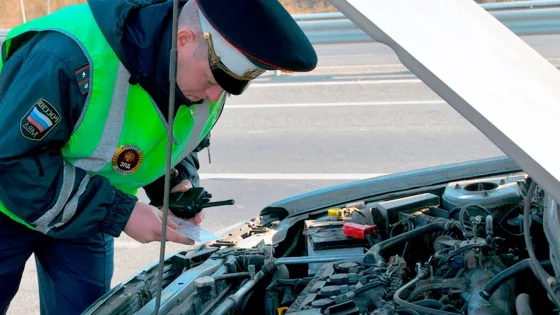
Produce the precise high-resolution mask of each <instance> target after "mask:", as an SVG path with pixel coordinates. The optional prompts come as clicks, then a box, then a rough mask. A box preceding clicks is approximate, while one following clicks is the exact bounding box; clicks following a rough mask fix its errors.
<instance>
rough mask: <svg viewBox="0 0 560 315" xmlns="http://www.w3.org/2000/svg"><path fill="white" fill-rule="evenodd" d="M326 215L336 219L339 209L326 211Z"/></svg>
mask: <svg viewBox="0 0 560 315" xmlns="http://www.w3.org/2000/svg"><path fill="white" fill-rule="evenodd" d="M327 213H328V214H329V215H330V216H332V217H338V216H339V215H340V209H339V208H332V209H329V210H328V211H327Z"/></svg>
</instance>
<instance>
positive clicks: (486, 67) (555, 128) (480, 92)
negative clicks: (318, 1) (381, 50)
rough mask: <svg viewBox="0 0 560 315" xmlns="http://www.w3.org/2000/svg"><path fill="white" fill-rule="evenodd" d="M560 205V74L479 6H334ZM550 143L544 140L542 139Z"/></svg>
mask: <svg viewBox="0 0 560 315" xmlns="http://www.w3.org/2000/svg"><path fill="white" fill-rule="evenodd" d="M331 3H332V4H333V5H334V6H335V7H336V8H337V9H338V10H339V11H340V12H341V13H343V14H344V15H346V17H348V18H349V19H350V20H351V21H352V22H354V24H355V25H356V26H358V27H359V28H361V29H362V30H363V31H364V32H365V33H366V34H367V35H369V36H370V37H371V38H372V39H373V40H375V41H378V42H380V43H384V44H386V45H388V46H389V47H390V48H392V49H393V50H394V51H395V53H396V54H397V55H398V57H399V58H400V60H401V62H402V64H403V65H404V66H406V67H407V68H408V69H409V70H410V71H411V72H412V73H414V74H415V75H416V76H417V77H418V78H419V79H421V80H422V81H423V82H424V83H425V84H426V85H427V86H429V87H430V88H431V89H432V90H433V91H434V92H436V93H437V94H438V95H439V96H440V97H441V98H442V99H443V100H445V101H446V102H447V103H448V104H449V105H451V106H452V107H453V108H454V109H455V110H457V112H459V113H460V114H461V115H462V116H464V117H465V118H466V119H467V120H468V121H470V122H471V123H472V124H473V125H474V126H475V127H476V128H478V129H479V130H480V131H481V132H482V133H483V134H484V135H486V136H487V137H488V138H489V139H490V140H491V141H492V142H493V143H494V144H495V145H496V146H497V147H498V148H500V149H501V150H502V151H503V152H504V153H506V154H507V155H508V156H509V157H511V158H512V160H513V161H515V162H516V163H517V164H518V165H519V166H520V167H521V168H522V169H523V170H524V171H525V172H527V173H528V174H529V175H530V176H531V177H532V178H533V179H534V180H535V181H536V182H537V183H538V184H539V185H540V186H541V187H542V188H543V189H544V190H545V191H547V192H548V193H549V194H550V195H552V197H553V198H554V199H556V200H560V181H559V180H560V163H558V161H557V157H556V154H555V153H556V150H555V149H551V148H550V147H548V145H547V144H546V143H545V141H539V138H540V139H543V137H554V136H555V135H558V134H560V124H558V121H559V118H560V109H559V107H558V105H557V104H558V102H559V100H560V88H559V87H560V72H559V71H558V70H557V69H556V68H555V67H554V66H553V65H552V64H550V63H549V62H548V61H547V60H546V59H545V58H544V57H542V56H541V55H540V54H538V53H537V52H536V51H535V50H533V49H532V48H531V47H530V46H529V45H527V44H526V43H525V42H524V41H523V40H521V39H520V38H519V37H518V36H517V35H515V34H514V33H513V32H512V31H510V30H509V29H508V28H506V27H505V26H504V25H503V24H502V23H500V22H499V21H498V20H497V19H496V18H494V17H493V16H492V15H491V14H490V13H488V12H487V11H486V10H484V9H483V8H482V7H481V6H480V5H479V4H477V3H476V2H475V1H473V0H453V1H449V0H423V1H418V0H332V1H331ZM543 140H544V139H543Z"/></svg>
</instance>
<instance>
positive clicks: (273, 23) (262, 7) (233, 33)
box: [193, 0, 317, 95]
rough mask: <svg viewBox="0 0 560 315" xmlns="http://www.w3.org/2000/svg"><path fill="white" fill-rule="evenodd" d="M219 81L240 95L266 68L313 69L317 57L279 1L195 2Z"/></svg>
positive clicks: (227, 0) (197, 0) (216, 77)
mask: <svg viewBox="0 0 560 315" xmlns="http://www.w3.org/2000/svg"><path fill="white" fill-rule="evenodd" d="M193 1H195V3H196V4H197V5H198V9H199V15H200V24H201V27H202V32H203V34H204V38H205V40H206V41H207V42H208V60H209V62H210V67H211V69H212V74H213V75H214V78H215V79H216V82H217V83H218V84H219V85H220V86H221V87H222V88H223V89H224V90H225V91H226V92H228V93H231V94H233V95H240V94H241V93H242V92H243V91H244V90H245V89H246V88H247V85H248V84H249V82H250V81H251V80H253V79H255V78H256V77H258V76H259V75H261V74H262V73H263V72H265V71H266V70H285V71H291V72H305V71H311V70H313V69H314V68H315V67H316V66H317V54H316V53H315V50H314V48H313V46H312V45H311V43H310V42H309V39H308V38H307V36H306V35H305V34H304V32H303V31H302V30H301V28H300V27H299V26H298V24H297V23H296V22H295V21H294V19H293V18H292V16H291V15H290V14H289V13H288V11H286V9H285V8H284V7H283V6H282V4H281V3H280V2H279V1H278V0H193Z"/></svg>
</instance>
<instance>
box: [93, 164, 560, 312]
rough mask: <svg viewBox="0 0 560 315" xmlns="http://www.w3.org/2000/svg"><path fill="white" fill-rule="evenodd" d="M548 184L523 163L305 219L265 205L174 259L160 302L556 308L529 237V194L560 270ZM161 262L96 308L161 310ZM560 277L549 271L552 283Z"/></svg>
mask: <svg viewBox="0 0 560 315" xmlns="http://www.w3.org/2000/svg"><path fill="white" fill-rule="evenodd" d="M528 196H529V197H528ZM545 196H546V194H545V193H544V192H543V191H542V190H540V188H539V187H538V186H537V185H536V184H535V183H534V182H533V181H531V179H530V178H528V177H527V176H526V175H525V174H511V175H507V176H501V177H492V178H483V179H473V180H468V181H459V182H450V183H446V184H444V185H439V186H437V187H428V188H426V189H424V190H421V191H408V192H406V193H399V194H394V195H392V196H388V197H387V196H385V197H384V198H380V199H378V200H362V201H356V202H353V203H349V204H346V205H344V206H339V207H331V208H326V209H322V210H321V211H316V212H314V213H313V214H309V215H306V216H305V217H303V218H298V219H297V220H296V218H292V220H291V221H288V220H287V219H284V220H275V219H274V217H271V218H267V219H266V220H263V218H262V217H258V218H255V219H253V220H252V221H251V222H250V223H248V224H246V225H243V226H240V227H239V228H238V229H237V230H236V232H232V233H230V234H229V235H228V237H226V238H224V239H222V240H220V241H216V242H211V243H207V244H204V245H203V246H201V247H200V248H197V249H196V250H191V251H185V252H181V253H178V254H176V255H174V256H173V257H171V258H170V259H168V260H167V261H166V267H165V270H166V273H165V275H164V288H163V291H162V292H163V293H162V296H163V297H166V299H165V300H164V301H163V303H162V305H161V308H160V313H161V314H213V315H218V314H267V315H283V314H294V315H296V314H297V315H305V314H310V315H311V314H330V315H333V314H340V315H342V314H356V315H358V314H368V315H370V314H371V315H374V314H375V315H381V314H383V315H404V314H407V315H420V314H445V315H457V314H533V313H536V314H554V313H556V312H557V309H558V308H557V307H556V306H555V304H554V303H553V300H551V299H550V298H549V294H548V292H547V290H545V288H544V286H543V282H542V281H540V280H541V279H539V278H538V277H536V276H535V274H534V273H533V269H532V268H534V267H535V266H534V265H532V261H531V257H530V255H529V254H528V252H529V251H528V247H527V246H526V244H527V243H526V241H525V239H524V236H525V234H524V209H525V207H526V200H527V199H529V203H528V205H530V219H529V220H530V224H531V225H530V231H529V233H530V242H531V253H532V252H533V249H534V255H535V257H536V258H537V259H538V261H539V262H540V267H541V268H543V270H545V271H546V272H547V273H551V274H553V275H554V268H556V267H554V261H555V259H556V258H555V256H554V255H553V252H554V251H552V250H550V248H549V241H548V240H547V234H546V233H545V230H546V229H545V227H544V226H543V225H544V223H545V219H546V218H545V215H544V213H545V208H546V204H545V203H546V202H545V201H546V200H545V199H546V198H545ZM554 207H556V206H555V204H554ZM556 210H557V209H556ZM287 222H290V223H287ZM280 230H284V231H285V233H284V235H283V236H282V237H279V236H278V234H279V233H278V231H280ZM154 270H155V268H153V269H151V270H147V271H146V272H144V273H142V274H141V277H139V276H137V277H135V278H134V279H132V280H131V281H129V282H128V283H127V284H126V285H123V286H122V287H121V288H117V290H115V293H114V294H112V295H111V296H110V297H108V298H107V300H105V301H104V302H103V303H105V304H104V305H103V306H102V307H98V308H97V311H96V312H94V313H99V314H106V313H111V314H117V313H118V314H128V313H131V314H132V313H134V314H144V313H145V314H151V313H153V310H154V301H153V296H154V295H155V294H154V293H155V282H156V278H157V277H156V276H155V272H154ZM555 279H556V278H555V277H548V278H547V279H546V281H549V285H550V287H551V288H552V289H553V290H557V287H556V285H557V283H556V282H555V281H554V280H555ZM132 292H136V294H132Z"/></svg>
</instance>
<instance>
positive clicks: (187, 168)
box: [143, 134, 210, 207]
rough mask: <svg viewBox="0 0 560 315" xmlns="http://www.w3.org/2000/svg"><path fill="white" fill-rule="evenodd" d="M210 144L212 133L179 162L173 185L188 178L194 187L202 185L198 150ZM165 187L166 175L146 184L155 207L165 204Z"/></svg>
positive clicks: (145, 189) (172, 181) (147, 194)
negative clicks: (199, 173)
mask: <svg viewBox="0 0 560 315" xmlns="http://www.w3.org/2000/svg"><path fill="white" fill-rule="evenodd" d="M208 146H210V134H208V135H207V136H206V137H205V138H204V139H203V140H202V142H200V144H199V145H198V146H197V147H196V148H195V149H194V150H193V151H192V152H191V153H190V154H189V155H187V156H186V157H185V158H184V159H183V160H182V161H181V162H179V164H177V165H176V166H175V169H176V170H177V176H176V177H173V178H171V187H172V188H173V187H174V186H175V185H177V184H179V183H181V182H182V181H184V180H185V179H188V180H189V181H190V182H191V184H192V185H193V186H194V187H198V186H200V178H199V175H198V170H199V169H200V162H199V160H198V152H200V151H202V150H203V149H204V148H206V147H208ZM164 187H165V176H162V177H160V178H158V179H157V180H156V181H154V182H152V183H150V184H149V185H146V186H144V187H143V188H144V191H145V192H146V196H148V198H149V199H150V204H151V205H153V206H155V207H161V206H163V189H164Z"/></svg>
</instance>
